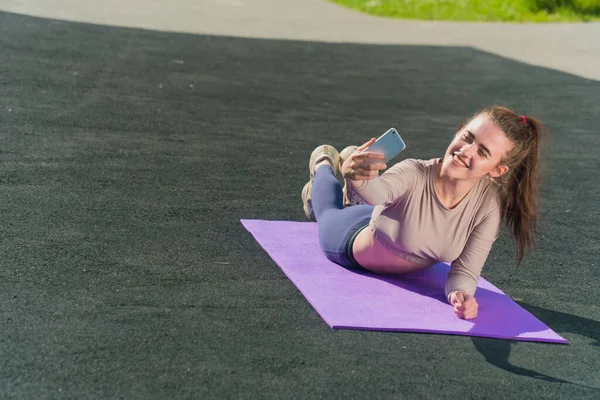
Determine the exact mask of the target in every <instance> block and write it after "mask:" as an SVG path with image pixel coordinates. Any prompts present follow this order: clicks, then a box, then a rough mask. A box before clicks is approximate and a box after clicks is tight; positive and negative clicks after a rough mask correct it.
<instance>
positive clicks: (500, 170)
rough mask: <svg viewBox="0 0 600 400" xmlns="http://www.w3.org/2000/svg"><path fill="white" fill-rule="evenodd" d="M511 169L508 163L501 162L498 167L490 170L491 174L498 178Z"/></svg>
mask: <svg viewBox="0 0 600 400" xmlns="http://www.w3.org/2000/svg"><path fill="white" fill-rule="evenodd" d="M509 169H510V168H508V165H504V164H500V165H498V166H497V167H496V168H494V170H493V171H492V172H490V176H491V177H492V178H498V177H500V176H502V175H504V174H505V173H507V172H508V170H509Z"/></svg>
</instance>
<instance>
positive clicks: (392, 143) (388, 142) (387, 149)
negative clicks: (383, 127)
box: [364, 128, 406, 163]
mask: <svg viewBox="0 0 600 400" xmlns="http://www.w3.org/2000/svg"><path fill="white" fill-rule="evenodd" d="M405 148H406V144H405V143H404V141H403V140H402V138H401V137H400V134H399V133H398V131H397V130H396V129H394V128H390V129H388V131H387V132H386V133H384V134H383V135H381V136H379V138H378V139H377V140H376V141H375V142H374V143H373V144H372V145H370V146H369V147H367V148H366V149H365V150H364V151H365V152H367V151H369V152H373V153H383V155H384V156H385V162H386V163H387V162H388V161H390V160H391V159H392V158H394V157H396V156H397V155H398V154H399V153H400V152H401V151H402V150H404V149H405Z"/></svg>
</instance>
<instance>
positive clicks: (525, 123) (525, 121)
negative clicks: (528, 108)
mask: <svg viewBox="0 0 600 400" xmlns="http://www.w3.org/2000/svg"><path fill="white" fill-rule="evenodd" d="M521 121H523V125H527V117H526V116H524V115H521Z"/></svg>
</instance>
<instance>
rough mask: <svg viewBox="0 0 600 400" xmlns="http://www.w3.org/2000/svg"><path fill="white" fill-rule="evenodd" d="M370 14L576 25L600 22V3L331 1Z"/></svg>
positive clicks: (538, 0) (579, 0) (549, 0)
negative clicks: (585, 22) (571, 23)
mask: <svg viewBox="0 0 600 400" xmlns="http://www.w3.org/2000/svg"><path fill="white" fill-rule="evenodd" d="M331 1H333V2H334V3H338V4H341V5H344V6H347V7H350V8H353V9H356V10H360V11H362V12H365V13H367V14H371V15H376V16H385V17H394V18H409V19H424V20H452V21H503V22H575V21H598V20H600V0H487V1H486V0H331Z"/></svg>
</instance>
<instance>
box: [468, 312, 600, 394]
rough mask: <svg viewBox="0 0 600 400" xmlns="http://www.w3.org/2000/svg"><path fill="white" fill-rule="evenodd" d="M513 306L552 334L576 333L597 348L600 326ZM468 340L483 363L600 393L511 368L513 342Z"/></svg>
mask: <svg viewBox="0 0 600 400" xmlns="http://www.w3.org/2000/svg"><path fill="white" fill-rule="evenodd" d="M517 304H519V305H520V306H521V307H523V308H524V309H525V310H527V311H529V312H530V313H531V314H533V315H534V316H535V317H536V318H538V319H540V320H542V321H544V323H546V324H547V325H548V326H549V327H550V328H551V329H552V330H554V331H555V332H557V333H576V334H578V335H583V336H587V337H589V338H591V339H593V340H594V343H592V346H600V322H598V321H595V320H592V319H588V318H584V317H579V316H576V315H572V314H567V313H563V312H560V311H554V310H548V309H545V308H541V307H537V306H533V305H531V304H527V303H523V302H517ZM471 340H472V341H473V344H474V345H475V348H476V349H477V351H479V353H481V354H482V355H483V356H484V357H485V359H486V361H487V362H489V363H490V364H492V365H494V366H496V367H498V368H501V369H503V370H505V371H508V372H511V373H513V374H517V375H521V376H527V377H530V378H535V379H540V380H543V381H547V382H557V383H569V384H572V385H577V386H582V387H586V388H589V389H595V390H600V389H599V388H595V387H590V386H586V385H581V384H578V383H574V382H569V381H565V380H563V379H558V378H554V377H552V376H549V375H546V374H543V373H541V372H537V371H534V370H531V369H527V368H521V367H517V366H515V365H512V364H511V363H510V361H509V358H510V352H511V347H512V345H513V343H515V342H513V341H507V340H495V339H487V338H480V337H473V338H471Z"/></svg>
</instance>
